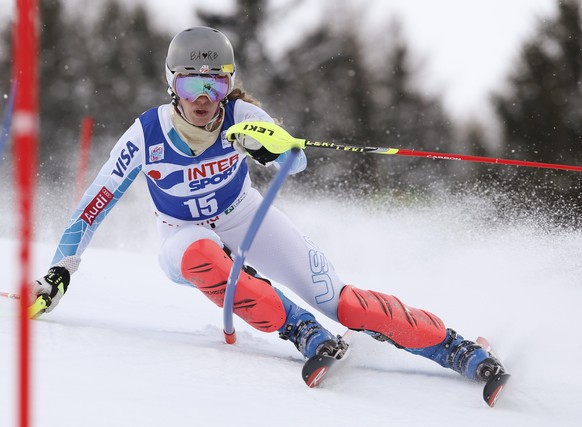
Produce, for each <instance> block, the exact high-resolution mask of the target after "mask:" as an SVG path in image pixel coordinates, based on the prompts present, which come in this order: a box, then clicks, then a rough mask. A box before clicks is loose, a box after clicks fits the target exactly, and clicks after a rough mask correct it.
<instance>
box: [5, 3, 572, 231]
mask: <svg viewBox="0 0 582 427" xmlns="http://www.w3.org/2000/svg"><path fill="white" fill-rule="evenodd" d="M266 1H267V0H239V1H236V2H235V3H236V7H235V9H234V10H232V11H231V12H228V13H227V14H210V13H208V12H203V11H202V10H196V9H195V8H194V7H193V9H192V12H191V13H192V16H193V18H195V21H193V22H197V23H200V24H202V25H209V26H212V27H215V28H218V29H220V30H221V31H223V32H224V33H225V34H227V36H228V37H229V38H230V39H231V41H232V43H233V45H234V47H235V55H236V59H237V67H238V68H237V78H238V81H239V82H241V81H242V82H243V84H244V88H245V89H246V90H247V91H248V92H250V93H251V94H252V95H254V96H255V97H257V98H258V99H259V100H260V101H261V102H262V106H263V108H264V109H265V110H267V111H268V112H270V113H271V115H273V116H275V117H277V118H279V119H281V120H282V122H283V126H284V127H285V128H286V129H287V130H288V131H289V132H290V133H291V134H292V135H294V136H297V137H301V138H307V139H311V140H325V141H334V142H338V143H348V144H359V145H372V146H381V147H394V148H409V149H418V150H426V151H441V152H449V153H460V154H466V155H480V156H492V157H502V158H509V159H516V160H529V161H538V162H548V163H564V164H582V86H581V82H582V50H581V49H582V25H581V10H580V4H579V3H580V2H579V1H578V0H561V1H559V7H558V13H557V15H555V16H554V17H552V18H551V19H546V20H544V21H540V22H539V24H538V26H537V28H536V31H535V33H534V35H533V36H532V37H531V39H530V40H528V41H527V42H526V43H525V44H524V45H523V46H522V48H521V54H520V56H519V57H517V58H516V59H515V61H516V64H515V66H513V67H511V69H512V70H513V71H512V72H511V74H510V75H508V76H507V78H506V84H505V85H504V89H503V90H502V91H499V92H498V93H492V94H491V97H490V100H489V102H490V103H491V106H492V107H493V111H494V112H495V120H496V121H497V124H496V127H497V129H498V130H499V129H500V130H501V132H493V131H492V127H493V126H491V124H490V123H486V122H480V121H479V120H478V119H475V120H472V121H470V122H466V121H462V122H461V121H459V119H457V118H455V117H450V116H449V115H448V114H447V112H446V111H445V110H444V109H443V108H442V104H441V102H440V100H439V99H438V98H437V97H434V96H430V95H427V94H426V93H425V92H424V91H422V90H420V89H419V85H418V84H417V81H418V75H419V72H420V70H418V66H416V65H415V64H413V63H412V61H411V59H410V48H409V46H408V45H407V43H406V42H405V40H404V37H403V36H402V34H401V31H400V29H399V24H398V22H397V21H394V22H388V23H387V24H386V34H385V37H386V40H387V42H386V44H385V46H386V47H385V48H384V50H382V49H380V48H378V46H374V47H369V46H365V44H364V42H363V40H362V37H361V36H360V34H358V27H357V25H356V24H351V23H350V20H349V19H343V20H341V22H335V21H336V20H334V19H331V20H330V21H331V22H325V23H322V24H321V27H319V28H318V29H316V30H315V31H311V32H309V33H306V34H304V37H303V39H301V41H300V43H298V44H297V45H296V46H294V47H293V48H291V49H290V50H289V51H288V52H286V53H285V55H284V56H283V58H284V60H283V61H281V60H278V61H274V60H272V59H271V58H270V57H269V56H268V55H267V54H266V49H265V47H264V40H262V38H261V36H260V29H261V28H262V26H263V25H264V23H265V22H267V21H268V20H269V16H267V14H266V13H265V12H264V11H265V10H266V8H265V7H263V6H264V5H265V3H266ZM556 1H557V2H558V0H556ZM39 3H40V7H41V21H42V22H41V70H40V74H39V75H40V93H41V97H40V108H41V132H40V138H41V141H40V143H41V150H40V171H39V180H40V184H41V185H44V188H50V190H48V191H49V192H51V193H53V194H61V193H67V194H70V195H71V197H73V185H72V183H74V182H75V179H74V175H75V173H76V168H77V164H78V145H79V134H80V125H81V121H82V119H83V117H84V116H86V115H90V116H91V117H92V118H93V119H94V121H95V129H94V138H93V146H92V155H91V169H92V172H91V177H90V179H92V176H93V175H95V173H96V172H97V170H98V168H99V167H100V165H101V164H102V163H103V162H104V161H105V160H106V158H107V156H108V153H109V151H110V150H111V148H112V146H113V144H114V143H115V141H116V140H117V138H119V136H121V134H122V133H123V132H124V131H125V129H126V128H127V127H128V126H129V125H130V124H131V123H132V122H133V120H135V118H136V117H137V116H138V115H139V114H140V113H141V112H143V111H145V110H147V109H148V108H150V107H152V106H156V105H159V104H162V103H166V102H169V97H168V95H167V93H166V83H165V79H164V73H163V70H164V68H163V64H164V60H165V55H166V51H167V46H168V43H169V41H170V40H171V38H172V36H173V34H169V33H165V32H160V31H159V30H156V27H155V26H154V25H153V23H152V18H151V17H150V16H149V15H148V12H147V11H146V9H145V8H143V7H139V6H138V7H128V6H125V5H123V4H122V2H121V0H110V1H109V2H107V3H106V4H105V5H104V7H102V8H101V10H100V12H99V16H97V17H95V18H93V19H89V18H87V17H86V16H85V15H84V14H83V12H82V11H77V12H74V11H73V12H72V11H70V10H69V9H70V8H65V7H64V0H40V2H39ZM350 24H351V25H350ZM178 30H179V29H177V31H178ZM0 31H1V40H0V75H1V76H3V78H2V79H0V94H2V95H3V97H2V99H3V100H2V103H0V105H1V106H2V110H3V109H4V108H5V105H6V100H7V94H8V93H9V92H10V86H11V81H10V80H9V78H8V76H10V74H11V73H10V68H11V58H12V55H11V24H10V23H8V24H7V25H6V26H5V27H4V28H0ZM492 31H494V30H493V29H492ZM3 157H4V159H3V160H2V166H1V169H2V170H3V171H4V172H2V175H3V177H4V178H5V177H6V176H7V174H6V171H7V170H8V169H9V165H10V150H8V149H7V150H6V151H5V153H4V154H3ZM308 157H309V162H310V167H309V168H308V170H307V171H306V172H304V173H302V174H300V175H298V176H296V177H293V178H292V179H293V182H294V186H296V187H297V188H298V191H302V192H309V193H308V194H314V192H319V191H321V192H322V193H324V194H325V193H330V194H332V195H342V196H344V195H345V194H351V195H357V197H359V198H362V197H365V198H367V199H369V200H376V199H378V200H383V199H384V198H387V197H397V198H399V200H402V201H403V202H405V203H408V202H414V201H418V200H423V198H425V197H431V195H434V194H437V193H438V194H442V192H443V191H445V192H446V193H447V194H451V193H453V194H459V193H468V194H471V193H479V194H485V195H487V194H489V195H492V198H493V199H494V200H495V202H496V203H498V205H499V209H500V212H503V209H504V207H507V206H512V208H514V207H515V206H517V207H521V208H523V210H524V211H527V210H531V209H536V210H546V211H547V212H549V213H550V215H551V216H552V217H553V218H554V219H555V220H556V222H557V223H564V224H572V223H575V224H576V225H579V224H578V223H579V222H580V220H579V218H581V217H582V215H579V213H580V212H581V211H582V197H581V194H580V193H581V189H582V180H581V179H582V175H581V174H580V173H576V172H565V171H552V170H542V169H529V168H517V167H510V166H497V165H486V164H477V163H468V162H455V161H446V160H429V159H414V158H403V157H398V158H397V157H395V156H378V155H355V154H346V153H336V152H331V151H327V150H318V149H310V150H309V152H308ZM253 173H254V180H255V181H256V182H257V183H258V184H259V186H263V185H265V183H266V182H267V180H268V178H269V177H270V176H271V175H272V171H270V170H267V171H265V170H263V169H259V168H253ZM512 212H515V210H512Z"/></svg>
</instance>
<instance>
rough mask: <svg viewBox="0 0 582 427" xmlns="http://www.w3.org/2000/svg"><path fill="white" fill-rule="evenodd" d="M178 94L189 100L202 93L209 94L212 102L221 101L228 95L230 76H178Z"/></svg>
mask: <svg viewBox="0 0 582 427" xmlns="http://www.w3.org/2000/svg"><path fill="white" fill-rule="evenodd" d="M175 86H176V87H175V89H176V95H178V96H179V97H180V98H183V99H185V100H187V101H189V102H192V101H194V100H195V99H196V98H198V97H199V96H201V95H207V96H208V98H210V100H211V101H212V102H216V101H220V100H222V99H224V98H226V95H228V77H227V76H217V75H205V76H201V75H189V76H182V75H179V76H177V77H176V83H175Z"/></svg>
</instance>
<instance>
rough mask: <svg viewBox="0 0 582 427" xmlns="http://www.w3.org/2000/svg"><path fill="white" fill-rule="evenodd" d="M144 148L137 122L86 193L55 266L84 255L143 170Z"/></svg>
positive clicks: (73, 218) (72, 220) (125, 135)
mask: <svg viewBox="0 0 582 427" xmlns="http://www.w3.org/2000/svg"><path fill="white" fill-rule="evenodd" d="M143 147H144V144H143V131H142V128H141V125H140V124H139V121H136V122H135V123H134V124H133V125H132V126H131V127H130V128H129V129H128V130H127V131H126V132H125V133H124V134H123V136H122V137H121V138H120V139H119V140H118V141H117V143H116V144H115V146H114V147H113V150H111V153H110V156H109V160H107V162H106V163H105V164H104V165H103V167H102V168H101V170H100V171H99V173H98V174H97V177H96V178H95V180H94V181H93V183H92V184H91V185H90V186H89V187H88V188H87V190H86V191H85V194H84V195H83V197H82V198H81V201H80V202H79V204H78V206H77V208H76V209H75V212H74V213H73V215H72V217H71V219H70V221H69V225H68V226H67V228H66V229H65V231H64V232H63V234H62V236H61V239H60V241H59V244H58V247H57V250H56V252H55V255H54V257H53V260H52V265H55V264H57V263H58V262H59V261H60V260H62V259H63V258H64V257H68V256H80V255H81V254H82V253H83V251H84V250H85V248H86V247H87V245H88V244H89V242H90V241H91V238H92V237H93V234H94V233H95V231H96V230H97V228H98V227H99V225H100V224H101V222H102V221H103V220H104V219H105V217H106V216H107V214H108V213H109V212H110V211H111V209H113V207H114V206H115V204H116V203H117V201H118V200H119V199H120V198H121V196H123V194H125V192H126V191H127V189H128V188H129V186H130V185H131V183H132V182H133V181H134V180H135V178H136V176H137V174H138V173H139V172H140V170H141V169H142V165H143V159H144V156H143V151H144V149H143Z"/></svg>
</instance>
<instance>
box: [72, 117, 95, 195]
mask: <svg viewBox="0 0 582 427" xmlns="http://www.w3.org/2000/svg"><path fill="white" fill-rule="evenodd" d="M92 133H93V119H92V118H91V117H90V116H85V117H84V118H83V122H82V124H81V144H80V148H79V167H78V169H77V191H76V200H75V203H77V202H78V201H79V200H80V199H81V196H82V195H83V191H84V190H85V178H86V176H87V168H88V165H89V151H90V150H91V135H92Z"/></svg>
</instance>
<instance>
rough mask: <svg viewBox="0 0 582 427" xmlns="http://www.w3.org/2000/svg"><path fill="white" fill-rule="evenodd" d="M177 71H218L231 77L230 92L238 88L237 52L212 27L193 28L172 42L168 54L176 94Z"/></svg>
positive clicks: (170, 84) (171, 86)
mask: <svg viewBox="0 0 582 427" xmlns="http://www.w3.org/2000/svg"><path fill="white" fill-rule="evenodd" d="M176 74H218V75H224V76H228V79H229V89H228V93H230V92H231V91H232V89H233V88H234V75H235V65H234V51H233V49H232V45H231V43H230V41H229V40H228V38H227V37H226V36H225V35H224V34H223V33H221V32H220V31H218V30H216V29H214V28H210V27H192V28H188V29H186V30H184V31H182V32H180V33H178V34H177V35H176V36H175V37H174V38H173V39H172V41H171V42H170V46H169V48H168V56H167V57H166V80H167V82H168V87H169V91H170V93H171V95H172V96H176V95H175V87H174V83H175V78H176Z"/></svg>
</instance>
